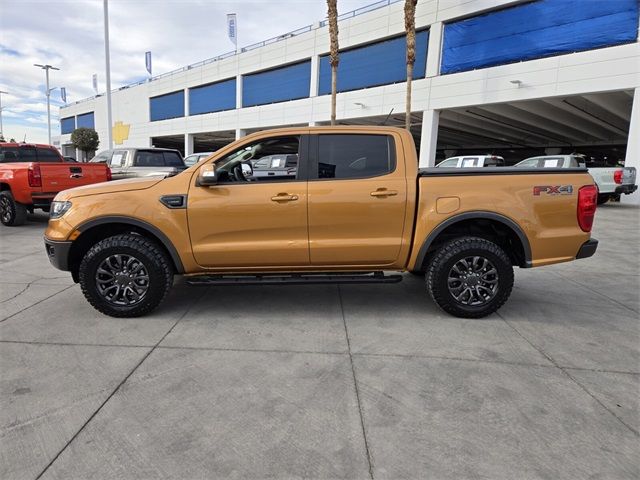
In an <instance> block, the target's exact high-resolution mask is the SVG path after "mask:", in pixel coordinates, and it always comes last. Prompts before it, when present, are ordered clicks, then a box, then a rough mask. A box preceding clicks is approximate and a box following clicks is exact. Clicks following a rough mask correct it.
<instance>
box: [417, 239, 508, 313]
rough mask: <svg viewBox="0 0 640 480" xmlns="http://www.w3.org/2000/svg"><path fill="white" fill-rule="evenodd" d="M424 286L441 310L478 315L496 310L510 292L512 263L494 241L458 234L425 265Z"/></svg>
mask: <svg viewBox="0 0 640 480" xmlns="http://www.w3.org/2000/svg"><path fill="white" fill-rule="evenodd" d="M426 282H427V289H428V290H429V294H430V295H431V298H433V301H434V302H435V303H436V304H437V305H438V306H439V307H440V308H442V309H443V310H444V311H445V312H447V313H449V314H451V315H455V316H456V317H463V318H481V317H485V316H487V315H489V314H491V313H493V312H495V311H496V310H498V309H499V308H500V307H501V306H502V305H503V304H504V303H505V302H506V301H507V299H508V298H509V295H511V289H512V288H513V266H512V265H511V261H510V260H509V257H508V256H507V254H506V253H505V252H504V250H502V248H500V247H499V246H498V245H496V244H495V243H493V242H491V241H489V240H485V239H483V238H478V237H461V238H456V239H453V240H450V241H448V242H446V243H445V244H444V245H442V246H441V247H440V248H439V249H438V251H437V252H436V253H435V254H434V255H433V257H432V260H431V262H430V263H429V265H428V267H427V274H426Z"/></svg>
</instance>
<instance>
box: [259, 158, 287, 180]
mask: <svg viewBox="0 0 640 480" xmlns="http://www.w3.org/2000/svg"><path fill="white" fill-rule="evenodd" d="M251 166H252V169H253V172H252V178H253V179H254V180H260V179H263V178H270V179H272V180H273V179H276V178H287V177H295V176H296V173H297V171H298V155H297V154H288V155H287V154H283V155H267V156H264V157H261V158H260V159H258V160H251Z"/></svg>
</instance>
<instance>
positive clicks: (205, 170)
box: [196, 163, 218, 187]
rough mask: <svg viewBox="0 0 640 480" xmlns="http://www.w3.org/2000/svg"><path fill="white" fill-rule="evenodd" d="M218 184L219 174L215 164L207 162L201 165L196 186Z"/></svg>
mask: <svg viewBox="0 0 640 480" xmlns="http://www.w3.org/2000/svg"><path fill="white" fill-rule="evenodd" d="M217 184H218V176H217V175H216V170H215V167H214V165H212V164H210V163H209V164H207V165H203V166H202V167H200V170H199V172H198V178H197V180H196V187H210V186H212V185H217Z"/></svg>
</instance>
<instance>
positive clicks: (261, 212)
mask: <svg viewBox="0 0 640 480" xmlns="http://www.w3.org/2000/svg"><path fill="white" fill-rule="evenodd" d="M274 155H287V156H291V157H287V158H289V159H290V164H291V167H290V168H295V175H290V174H288V173H287V174H286V175H274V176H264V175H258V176H255V175H254V174H253V166H252V165H253V164H255V163H256V161H258V160H259V159H260V158H263V157H268V156H271V157H272V156H274ZM294 160H295V162H294ZM293 163H295V165H293ZM596 201H597V189H596V187H595V185H594V183H593V179H592V178H591V176H590V175H589V174H588V173H587V171H586V169H584V168H562V169H551V168H549V169H527V168H508V167H494V168H492V167H488V168H487V167H485V168H465V169H455V168H449V169H448V168H427V169H420V170H419V169H418V159H417V157H416V148H415V145H414V142H413V138H412V136H411V135H410V134H409V133H408V132H407V131H405V130H401V129H398V128H392V127H305V128H287V129H278V130H270V131H262V132H258V133H254V134H251V135H249V136H247V137H244V138H242V139H240V140H238V141H236V142H234V143H232V144H230V145H227V146H226V147H224V148H222V149H220V150H218V151H217V152H216V153H215V154H214V155H212V156H211V157H210V158H208V159H206V160H203V161H202V162H200V163H198V164H195V165H193V166H192V167H190V168H189V169H187V170H185V171H184V172H182V173H180V174H178V175H176V176H174V177H169V178H166V179H161V178H149V179H130V180H121V181H115V182H110V183H108V184H103V185H95V186H87V187H79V188H74V189H71V190H66V191H64V192H61V193H60V194H58V195H57V196H56V198H55V200H54V202H53V204H52V208H51V218H50V221H49V226H48V228H47V230H46V232H45V246H46V251H47V254H48V256H49V259H50V261H51V262H52V264H53V265H54V266H56V267H57V268H59V269H61V270H66V271H70V272H71V275H72V276H73V279H74V280H75V281H76V282H79V283H80V285H81V288H82V291H83V293H84V295H85V297H86V298H87V300H88V301H89V302H90V303H91V304H92V305H93V306H94V307H95V308H96V309H98V310H99V311H101V312H103V313H105V314H107V315H111V316H116V317H130V316H139V315H143V314H145V313H147V312H149V311H151V310H152V309H153V308H155V307H156V306H158V305H159V304H160V302H161V301H162V300H163V298H164V297H165V296H166V294H167V292H168V291H169V289H170V288H171V286H172V283H173V277H174V275H176V274H180V275H186V276H187V278H186V281H187V283H189V284H192V285H230V284H274V283H277V284H290V283H296V284H300V283H329V282H331V283H385V282H387V283H388V282H397V281H400V280H402V278H403V277H402V275H399V274H398V272H401V271H411V272H417V273H421V274H423V275H424V276H425V279H426V290H428V292H429V293H430V295H431V297H432V298H433V300H434V301H435V302H436V303H437V304H438V305H439V306H440V307H441V308H442V309H443V310H445V311H446V312H448V313H450V314H452V315H456V316H460V317H470V318H477V317H482V316H485V315H488V314H490V313H492V312H495V311H496V310H497V309H498V308H499V307H500V306H501V305H503V304H504V302H505V301H506V300H507V298H508V297H509V295H510V293H511V289H512V286H513V267H514V266H518V267H522V268H529V267H539V266H543V265H549V264H553V263H558V262H566V261H570V260H574V259H577V258H584V257H589V256H591V255H593V253H594V252H595V250H596V247H597V243H598V242H597V241H596V240H595V239H592V238H590V237H591V235H590V231H591V226H592V223H593V219H594V214H595V211H596Z"/></svg>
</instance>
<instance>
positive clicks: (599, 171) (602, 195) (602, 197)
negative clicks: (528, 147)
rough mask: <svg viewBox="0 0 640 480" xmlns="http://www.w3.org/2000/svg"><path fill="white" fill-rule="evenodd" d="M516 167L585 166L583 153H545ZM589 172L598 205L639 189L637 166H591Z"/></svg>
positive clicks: (523, 161)
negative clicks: (594, 185) (593, 183)
mask: <svg viewBox="0 0 640 480" xmlns="http://www.w3.org/2000/svg"><path fill="white" fill-rule="evenodd" d="M515 166H516V167H528V168H532V167H533V168H575V167H584V166H585V160H584V157H583V156H581V155H543V156H540V157H531V158H527V159H525V160H522V161H521V162H520V163H517V164H516V165H515ZM589 173H590V174H591V176H592V177H593V179H594V180H595V182H596V185H597V186H598V205H601V204H603V203H606V202H607V201H608V200H610V199H612V198H615V197H618V198H619V197H620V195H622V194H627V195H629V194H631V193H633V192H635V191H636V190H637V189H638V186H637V185H636V169H635V167H590V168H589Z"/></svg>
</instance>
